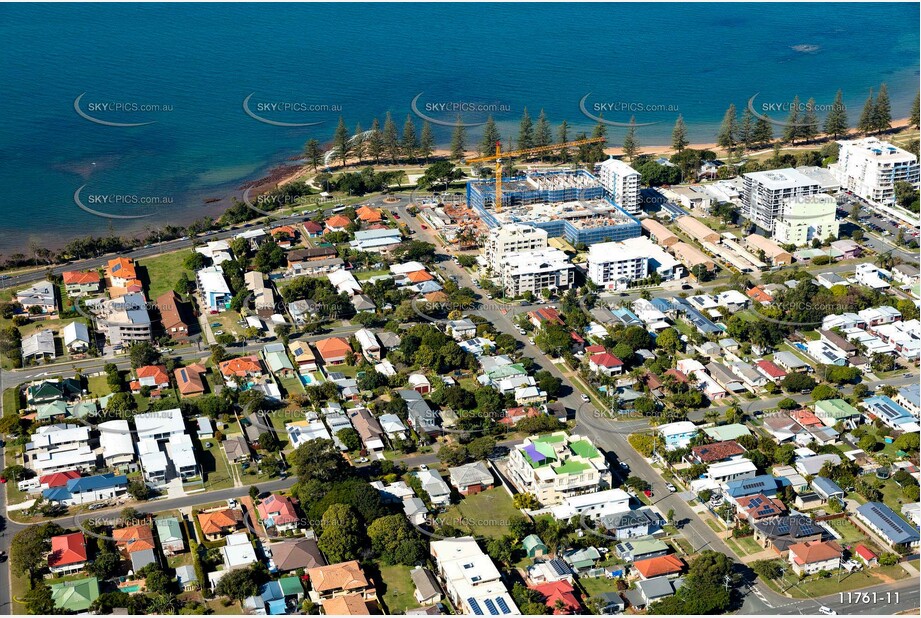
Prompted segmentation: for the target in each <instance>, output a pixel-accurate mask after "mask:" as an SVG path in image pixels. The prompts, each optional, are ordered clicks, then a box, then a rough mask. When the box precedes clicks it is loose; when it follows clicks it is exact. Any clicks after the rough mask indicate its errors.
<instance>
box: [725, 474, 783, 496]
mask: <svg viewBox="0 0 921 618" xmlns="http://www.w3.org/2000/svg"><path fill="white" fill-rule="evenodd" d="M776 492H777V479H776V478H774V477H773V476H771V475H770V474H762V475H759V476H756V477H754V478H750V479H738V480H735V481H729V482H728V483H726V493H727V494H729V495H730V496H731V497H733V498H741V497H743V496H753V495H755V494H765V495H767V494H769V493H772V494H773V493H776Z"/></svg>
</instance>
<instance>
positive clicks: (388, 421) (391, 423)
mask: <svg viewBox="0 0 921 618" xmlns="http://www.w3.org/2000/svg"><path fill="white" fill-rule="evenodd" d="M377 422H378V423H380V425H381V429H383V430H384V431H385V432H386V433H397V432H400V431H406V426H405V425H403V421H401V420H400V417H399V416H397V415H396V414H382V415H380V416H379V417H378V418H377Z"/></svg>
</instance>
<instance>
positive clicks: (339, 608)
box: [320, 594, 371, 616]
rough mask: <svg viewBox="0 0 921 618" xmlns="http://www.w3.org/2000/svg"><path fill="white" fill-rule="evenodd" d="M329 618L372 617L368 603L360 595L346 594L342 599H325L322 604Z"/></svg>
mask: <svg viewBox="0 0 921 618" xmlns="http://www.w3.org/2000/svg"><path fill="white" fill-rule="evenodd" d="M320 605H322V606H323V613H324V614H326V615H327V616H370V615H371V609H370V608H369V607H368V602H367V601H366V600H365V598H364V597H363V596H361V595H360V594H346V595H343V596H341V597H332V598H330V599H323V600H322V601H321V602H320Z"/></svg>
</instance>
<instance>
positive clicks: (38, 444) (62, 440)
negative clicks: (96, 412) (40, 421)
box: [22, 423, 96, 474]
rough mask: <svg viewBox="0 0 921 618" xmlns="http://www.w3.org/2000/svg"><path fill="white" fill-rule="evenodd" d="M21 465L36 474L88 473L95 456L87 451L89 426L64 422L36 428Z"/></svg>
mask: <svg viewBox="0 0 921 618" xmlns="http://www.w3.org/2000/svg"><path fill="white" fill-rule="evenodd" d="M22 463H23V465H24V466H25V467H27V468H31V469H32V470H34V471H35V472H36V473H38V474H51V473H54V472H63V471H65V470H79V471H81V472H91V471H92V470H94V469H95V468H96V454H95V453H94V452H93V450H92V448H90V435H89V427H87V426H84V425H72V424H64V423H61V424H55V425H43V426H40V427H38V429H36V430H35V433H33V434H32V438H31V441H29V442H27V443H26V445H25V452H24V454H23V459H22Z"/></svg>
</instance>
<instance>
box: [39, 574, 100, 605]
mask: <svg viewBox="0 0 921 618" xmlns="http://www.w3.org/2000/svg"><path fill="white" fill-rule="evenodd" d="M50 588H51V600H52V601H53V602H54V606H55V607H56V608H58V609H60V610H63V611H64V612H67V613H73V614H76V613H81V612H86V611H87V610H88V609H89V608H90V605H92V604H93V601H95V600H96V599H98V598H99V580H98V579H96V578H95V577H86V578H84V579H75V580H68V581H63V582H59V583H57V584H51V586H50Z"/></svg>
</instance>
